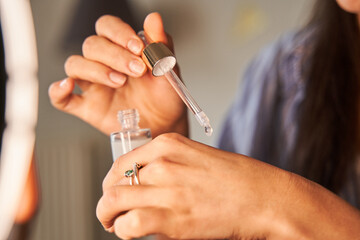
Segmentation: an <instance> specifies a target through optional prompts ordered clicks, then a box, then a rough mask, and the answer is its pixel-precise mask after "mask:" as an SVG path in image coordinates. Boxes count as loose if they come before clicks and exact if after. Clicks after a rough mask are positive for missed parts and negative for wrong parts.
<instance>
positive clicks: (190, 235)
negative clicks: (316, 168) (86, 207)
mask: <svg viewBox="0 0 360 240" xmlns="http://www.w3.org/2000/svg"><path fill="white" fill-rule="evenodd" d="M135 162H136V163H139V164H142V165H143V168H141V170H140V171H139V178H140V183H141V185H135V186H129V179H127V178H125V177H124V172H125V171H126V170H128V169H132V166H133V164H134V163H135ZM103 192H104V195H103V196H102V198H101V199H100V201H99V203H98V206H97V216H98V218H99V220H100V222H101V223H102V225H103V226H104V227H105V229H107V230H108V231H110V232H115V233H116V235H117V236H118V237H120V238H123V239H131V238H137V237H141V236H146V235H149V234H163V235H166V236H167V237H170V238H178V239H225V238H233V239H337V240H338V239H358V237H359V236H360V228H357V227H354V226H360V212H359V211H358V210H357V209H355V208H353V207H352V206H350V205H349V204H348V203H346V202H345V201H343V200H342V199H340V198H339V197H338V196H336V195H335V194H333V193H331V192H330V191H328V190H326V189H325V188H323V187H321V186H319V185H318V184H316V183H313V182H311V181H309V180H307V179H305V178H302V177H300V176H298V175H296V174H292V173H290V172H287V171H284V170H281V169H279V168H276V167H274V166H271V165H268V164H266V163H263V162H260V161H258V160H255V159H252V158H249V157H246V156H243V155H239V154H234V153H229V152H225V151H221V150H218V149H215V148H212V147H209V146H206V145H203V144H201V143H198V142H194V141H192V140H190V139H187V138H185V137H183V136H181V135H178V134H164V135H160V136H159V137H157V138H155V139H154V140H153V141H151V142H150V143H148V144H146V145H144V146H142V147H139V148H137V149H135V150H133V151H131V152H129V153H127V154H126V155H124V156H122V157H120V158H119V159H117V160H116V161H115V163H114V164H113V166H112V168H111V170H110V171H109V173H108V175H107V176H106V178H105V180H104V182H103Z"/></svg>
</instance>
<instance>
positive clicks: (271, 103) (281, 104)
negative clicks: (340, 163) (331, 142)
mask: <svg viewBox="0 0 360 240" xmlns="http://www.w3.org/2000/svg"><path fill="white" fill-rule="evenodd" d="M312 32H313V31H310V30H309V31H300V32H298V33H291V34H288V35H285V36H283V37H282V38H281V39H280V40H279V41H277V42H275V43H273V44H272V45H270V46H269V47H267V48H266V49H264V50H263V51H262V52H261V53H260V54H259V56H258V57H257V58H255V60H253V62H252V63H251V64H250V66H249V68H248V69H247V71H246V72H245V75H244V80H243V82H242V84H241V85H240V88H239V89H238V92H237V95H236V98H235V101H234V102H233V104H232V106H231V108H230V110H229V112H228V114H227V117H226V120H225V124H224V127H223V129H222V134H221V136H220V140H219V143H218V146H219V148H221V149H223V150H226V151H230V152H236V153H240V154H244V155H247V156H250V157H253V158H256V159H259V160H262V161H265V162H267V163H270V164H272V165H274V166H277V167H280V168H283V169H286V166H288V165H289V164H288V162H287V161H291V160H290V159H289V154H290V153H291V151H292V149H293V145H294V141H295V138H296V134H297V127H298V116H297V114H298V108H299V105H300V103H301V102H302V101H303V99H304V94H305V81H304V78H303V76H304V74H303V72H304V68H305V67H306V64H307V61H306V59H305V55H306V53H308V51H311V47H312V46H311V43H312V41H311V39H312V37H311V36H312ZM359 182H360V172H359V171H357V170H356V168H353V169H352V170H351V173H350V174H349V177H348V179H347V182H346V184H345V186H344V188H343V189H342V191H341V193H340V196H341V197H342V198H344V199H345V200H347V201H348V202H349V203H351V204H352V205H354V206H356V207H357V208H359V207H360V206H359V205H358V204H359V199H357V198H358V197H359V196H357V195H356V192H357V190H356V188H357V183H359Z"/></svg>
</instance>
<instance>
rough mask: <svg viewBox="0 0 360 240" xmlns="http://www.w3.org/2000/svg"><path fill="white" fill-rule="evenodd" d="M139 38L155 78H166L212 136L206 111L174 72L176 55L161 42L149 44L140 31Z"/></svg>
mask: <svg viewBox="0 0 360 240" xmlns="http://www.w3.org/2000/svg"><path fill="white" fill-rule="evenodd" d="M138 36H139V37H140V38H141V39H142V40H143V42H144V44H145V46H146V47H145V49H144V50H143V59H144V60H145V62H146V64H147V65H148V66H149V68H150V69H151V70H152V74H153V75H154V76H157V77H158V76H165V77H166V79H167V80H168V81H169V83H170V84H171V86H172V87H173V88H174V89H175V91H176V93H177V94H178V95H179V96H180V98H181V99H182V100H183V102H184V103H185V105H186V106H187V107H188V108H189V109H190V110H191V112H192V113H193V114H194V115H195V118H196V120H197V121H198V122H199V124H200V125H201V126H202V127H204V129H205V133H206V135H207V136H211V135H212V133H213V129H212V127H211V125H210V120H209V118H208V117H207V116H206V114H205V113H204V111H203V110H202V109H201V108H200V107H199V105H198V104H197V103H196V101H195V99H194V98H193V97H192V96H191V94H190V92H189V90H188V89H187V88H186V86H185V84H184V83H183V82H182V81H181V79H180V78H179V77H178V75H177V74H176V73H175V72H174V70H173V68H174V67H175V65H176V58H175V56H174V54H173V53H172V52H171V51H170V50H169V49H168V47H166V45H165V44H163V43H161V42H157V43H154V42H153V43H149V41H148V38H147V37H145V33H144V31H140V32H139V33H138Z"/></svg>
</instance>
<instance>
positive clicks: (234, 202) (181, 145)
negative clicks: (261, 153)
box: [49, 13, 360, 239]
mask: <svg viewBox="0 0 360 240" xmlns="http://www.w3.org/2000/svg"><path fill="white" fill-rule="evenodd" d="M144 29H145V31H146V33H147V34H148V35H149V36H150V37H151V39H153V40H154V41H162V42H164V43H166V44H169V42H170V41H169V40H168V38H167V36H166V34H165V32H164V29H163V24H162V21H161V17H160V15H159V14H157V13H153V14H150V15H149V16H148V17H147V18H146V19H145V22H144ZM96 31H97V34H98V35H97V36H92V37H90V38H88V39H86V40H85V42H84V46H83V55H84V56H72V57H70V58H69V59H68V60H67V62H66V64H65V70H66V73H67V74H68V76H69V78H67V79H66V80H64V81H62V82H61V81H59V82H56V83H54V84H52V86H51V87H50V89H49V95H50V99H51V102H52V104H53V105H54V106H55V107H57V108H58V109H60V110H63V111H65V112H68V113H70V114H74V115H76V116H78V117H80V118H82V119H83V120H85V121H86V122H88V123H90V124H92V125H93V126H95V127H97V128H98V129H99V130H101V131H103V132H104V133H105V134H109V133H110V132H111V131H114V130H116V129H117V127H118V123H117V122H116V118H115V115H116V111H117V110H119V109H125V108H138V109H139V111H140V114H141V117H142V118H143V119H144V120H143V121H142V122H141V124H142V126H143V127H150V128H151V129H152V131H153V133H154V135H155V136H158V137H156V138H155V139H154V140H153V141H151V142H150V143H148V144H146V145H144V146H142V147H139V148H137V149H135V150H133V151H131V152H129V153H128V154H126V155H124V156H122V157H120V158H119V159H117V160H116V161H115V163H114V164H113V166H112V168H111V169H110V171H109V173H108V175H107V176H106V178H105V180H104V182H103V196H102V198H101V199H100V200H99V203H98V206H97V210H96V213H97V217H98V219H99V220H100V222H101V223H102V224H103V226H104V228H105V229H106V230H107V231H110V232H115V234H116V235H117V236H118V237H120V238H123V239H130V238H135V237H141V236H145V235H148V234H162V235H164V236H167V237H171V238H180V239H191V238H192V239H204V238H208V239H222V238H238V239H357V238H358V236H360V228H358V227H354V226H360V213H359V211H358V210H357V209H355V208H353V207H351V206H350V205H349V204H347V203H346V202H344V201H343V200H342V199H340V198H339V197H338V196H336V195H334V194H332V193H331V192H329V191H328V190H326V189H324V188H322V187H321V186H319V185H317V184H315V183H313V182H311V181H309V180H307V179H304V178H302V177H300V176H298V175H295V174H292V173H289V172H286V171H283V170H281V169H279V168H276V167H274V166H271V165H268V164H265V163H263V162H260V161H258V160H255V159H252V158H249V157H246V156H243V155H239V154H234V153H229V152H225V151H222V150H219V149H215V148H212V147H209V146H206V145H203V144H201V143H197V142H194V141H192V140H190V139H188V138H186V137H184V136H183V135H185V136H186V135H187V133H188V127H187V120H186V109H185V106H184V104H183V103H182V102H181V100H180V99H179V98H178V96H177V95H176V93H175V92H174V91H173V89H172V88H171V87H170V85H169V84H168V82H167V81H166V80H165V79H163V78H154V77H152V76H151V75H150V74H149V72H148V71H146V70H145V68H144V69H143V71H142V72H140V73H139V74H137V75H136V74H134V73H132V72H131V71H130V69H129V66H130V62H131V61H132V60H139V59H140V57H139V56H140V55H139V53H140V52H139V51H135V52H134V51H131V50H130V48H129V42H130V40H131V39H137V40H138V38H137V36H136V34H135V32H134V31H133V30H132V29H131V28H130V27H129V26H128V25H127V24H125V23H124V22H122V21H121V20H120V19H118V18H115V17H112V16H105V17H102V18H100V19H99V20H98V22H97V23H96ZM140 44H142V43H140ZM169 46H171V44H169ZM142 47H143V45H141V47H140V49H141V48H142ZM138 49H139V48H138ZM113 53H115V54H113ZM114 72H115V73H116V74H119V75H118V76H124V77H126V79H123V81H121V83H118V84H115V83H114V82H113V81H111V79H110V78H109V76H110V74H111V73H114ZM75 83H76V84H78V85H79V86H80V87H81V89H82V90H83V92H82V94H81V95H75V94H73V93H72V91H73V89H74V84H75ZM150 96H151V97H150ZM167 132H176V133H167ZM134 162H137V163H141V164H142V165H143V166H144V167H143V168H142V169H141V170H140V175H139V177H140V181H141V185H136V186H129V179H127V178H125V177H123V174H124V172H125V171H126V170H128V169H131V168H132V165H133V163H134Z"/></svg>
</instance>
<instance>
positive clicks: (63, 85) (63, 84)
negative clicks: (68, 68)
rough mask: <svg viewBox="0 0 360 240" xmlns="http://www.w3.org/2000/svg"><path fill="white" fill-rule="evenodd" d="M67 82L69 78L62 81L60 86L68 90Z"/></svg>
mask: <svg viewBox="0 0 360 240" xmlns="http://www.w3.org/2000/svg"><path fill="white" fill-rule="evenodd" d="M67 80H68V79H67V78H65V79H64V80H62V81H61V82H60V85H59V86H60V87H61V88H66V86H67V82H68V81H67Z"/></svg>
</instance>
